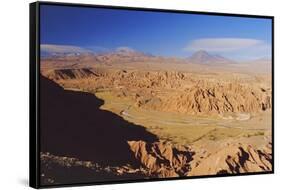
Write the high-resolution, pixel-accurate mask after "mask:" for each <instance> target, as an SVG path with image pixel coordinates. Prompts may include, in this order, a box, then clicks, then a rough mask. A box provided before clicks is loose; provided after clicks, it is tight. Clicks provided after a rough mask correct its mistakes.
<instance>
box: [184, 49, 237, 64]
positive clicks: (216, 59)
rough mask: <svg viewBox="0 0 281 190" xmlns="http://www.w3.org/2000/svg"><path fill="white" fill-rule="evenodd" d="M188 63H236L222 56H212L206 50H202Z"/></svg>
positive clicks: (192, 56) (191, 57)
mask: <svg viewBox="0 0 281 190" xmlns="http://www.w3.org/2000/svg"><path fill="white" fill-rule="evenodd" d="M187 59H188V61H190V62H192V63H200V64H212V63H222V64H231V63H235V62H234V61H232V60H230V59H227V58H225V57H223V56H220V55H211V54H209V53H208V52H206V51H204V50H200V51H197V52H195V53H194V54H192V55H191V56H190V57H189V58H187Z"/></svg>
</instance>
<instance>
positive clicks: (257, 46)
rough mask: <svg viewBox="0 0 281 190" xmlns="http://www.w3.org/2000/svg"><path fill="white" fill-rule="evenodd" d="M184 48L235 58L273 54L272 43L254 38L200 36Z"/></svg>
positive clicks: (190, 50) (189, 50)
mask: <svg viewBox="0 0 281 190" xmlns="http://www.w3.org/2000/svg"><path fill="white" fill-rule="evenodd" d="M184 50H185V51H188V52H195V51H199V50H205V51H208V52H212V53H222V54H223V55H225V56H228V57H232V58H235V59H244V58H247V59H251V58H259V57H262V56H264V57H270V54H271V46H270V44H268V43H266V42H265V41H262V40H258V39H252V38H200V39H196V40H193V41H191V42H189V43H188V44H187V45H186V47H184Z"/></svg>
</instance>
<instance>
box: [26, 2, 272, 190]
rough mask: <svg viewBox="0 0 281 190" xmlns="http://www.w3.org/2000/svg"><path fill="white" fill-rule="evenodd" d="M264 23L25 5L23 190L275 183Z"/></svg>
mask: <svg viewBox="0 0 281 190" xmlns="http://www.w3.org/2000/svg"><path fill="white" fill-rule="evenodd" d="M273 21H274V18H273V17H272V16H258V15H241V14H228V13H210V12H194V11H185V10H161V9H148V8H135V7H134V8H131V7H117V6H101V5H85V4H69V3H53V2H52V3H51V2H35V3H31V4H30V186H31V187H34V188H41V187H56V186H77V185H91V184H109V183H127V182H145V181H159V180H174V179H190V178H203V177H223V176H238V175H239V176H242V175H249V174H251V175H252V174H269V173H273V172H274V162H273V158H274V151H273V150H274V148H273V146H274V141H273V137H274V127H273V126H274V123H273V121H274V120H273V116H274V97H273V95H274V93H273V92H274V88H273V87H274V85H273V84H274V80H273V79H274V77H273V76H274V73H273V70H274V67H273V66H274V64H273V63H274V50H273V47H274V35H273V34H274V30H273V29H274V27H273V24H274V22H273Z"/></svg>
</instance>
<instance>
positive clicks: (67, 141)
mask: <svg viewBox="0 0 281 190" xmlns="http://www.w3.org/2000/svg"><path fill="white" fill-rule="evenodd" d="M102 104H103V100H100V99H98V98H97V97H96V96H95V95H93V94H89V93H84V92H74V91H67V90H64V89H63V88H61V87H60V86H59V85H57V84H56V83H55V82H53V81H51V80H49V79H47V78H45V77H43V76H41V77H40V105H41V108H40V129H41V151H42V152H50V153H52V154H55V155H59V156H69V157H76V158H79V159H80V160H91V161H94V162H97V163H100V164H104V165H111V166H114V165H116V166H117V165H124V164H132V165H134V164H137V165H139V162H138V161H136V159H135V158H134V155H133V154H132V152H131V151H130V149H129V146H128V143H127V141H131V140H144V141H146V142H153V141H156V140H157V137H156V136H155V135H153V134H151V133H149V132H147V131H146V130H145V129H144V128H143V127H142V126H138V125H135V124H133V123H129V122H128V121H126V120H124V119H123V118H121V117H119V116H118V115H116V114H114V113H112V112H109V111H104V110H101V109H99V107H100V106H101V105H102Z"/></svg>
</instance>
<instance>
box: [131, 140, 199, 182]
mask: <svg viewBox="0 0 281 190" xmlns="http://www.w3.org/2000/svg"><path fill="white" fill-rule="evenodd" d="M128 144H129V145H130V148H131V150H132V151H133V152H134V155H135V157H136V159H138V160H140V162H141V163H142V165H143V166H145V167H146V168H147V169H149V170H150V172H151V173H153V174H157V175H158V177H177V176H183V175H185V174H186V173H187V172H188V171H189V170H190V161H191V160H192V156H193V154H194V152H192V151H191V150H190V149H189V148H188V147H185V146H175V145H172V144H171V143H168V142H163V141H160V142H154V143H152V144H149V143H146V142H144V141H129V142H128Z"/></svg>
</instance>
